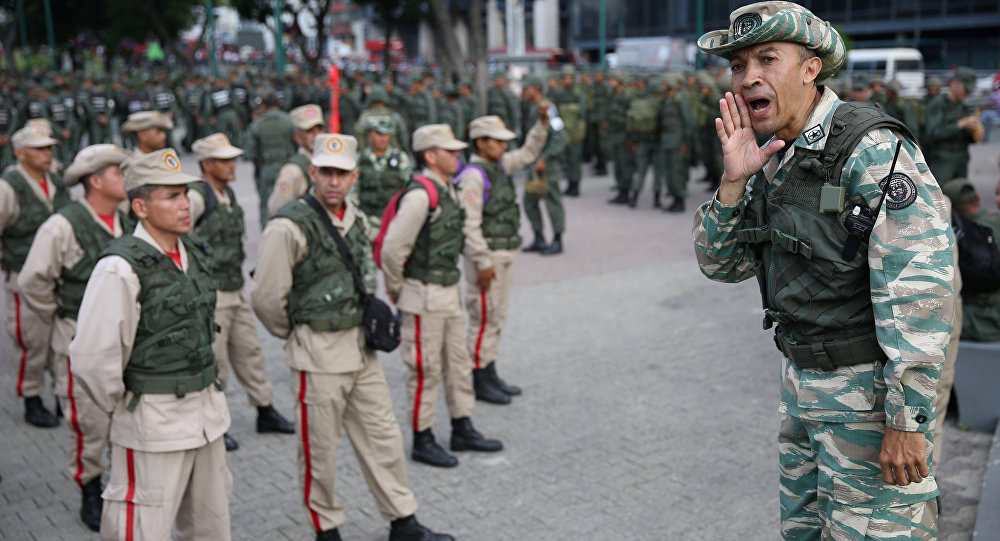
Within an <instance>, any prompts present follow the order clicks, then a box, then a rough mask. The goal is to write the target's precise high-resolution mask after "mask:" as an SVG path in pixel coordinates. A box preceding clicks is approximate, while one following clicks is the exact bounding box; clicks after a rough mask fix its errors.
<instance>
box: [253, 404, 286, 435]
mask: <svg viewBox="0 0 1000 541" xmlns="http://www.w3.org/2000/svg"><path fill="white" fill-rule="evenodd" d="M257 432H258V433H261V434H264V433H266V432H278V433H281V434H294V433H295V425H293V424H292V423H291V422H289V420H288V419H285V418H284V417H282V416H281V414H280V413H278V410H276V409H274V406H273V405H269V406H257Z"/></svg>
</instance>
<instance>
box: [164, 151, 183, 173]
mask: <svg viewBox="0 0 1000 541" xmlns="http://www.w3.org/2000/svg"><path fill="white" fill-rule="evenodd" d="M163 165H165V166H167V169H170V170H171V171H180V169H181V162H179V161H178V160H177V156H174V155H173V154H172V153H167V154H164V155H163Z"/></svg>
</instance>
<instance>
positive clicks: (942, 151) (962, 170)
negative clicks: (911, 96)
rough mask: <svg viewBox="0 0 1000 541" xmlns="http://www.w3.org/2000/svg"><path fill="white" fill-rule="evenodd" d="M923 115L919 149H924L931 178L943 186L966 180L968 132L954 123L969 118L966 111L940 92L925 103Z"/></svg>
mask: <svg viewBox="0 0 1000 541" xmlns="http://www.w3.org/2000/svg"><path fill="white" fill-rule="evenodd" d="M924 116H925V121H924V134H923V138H922V141H923V142H924V145H923V148H925V149H926V150H927V165H929V166H930V167H931V172H933V173H934V178H936V179H938V182H939V183H941V184H945V183H947V182H948V181H950V180H951V179H953V178H966V177H968V176H969V175H968V173H969V145H971V144H972V143H973V140H972V130H969V129H961V128H959V127H958V124H957V123H958V121H959V120H960V119H962V118H963V117H966V116H969V110H968V108H967V107H966V106H965V104H964V103H956V102H954V101H952V100H951V98H949V97H948V94H947V93H943V94H940V95H939V96H938V97H936V98H934V99H933V100H931V102H930V103H928V104H927V111H926V112H925V113H924Z"/></svg>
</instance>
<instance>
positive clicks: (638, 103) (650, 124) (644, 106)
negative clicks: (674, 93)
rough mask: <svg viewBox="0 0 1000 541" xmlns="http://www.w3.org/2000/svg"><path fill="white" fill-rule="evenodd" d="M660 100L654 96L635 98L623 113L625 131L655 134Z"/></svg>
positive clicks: (635, 133)
mask: <svg viewBox="0 0 1000 541" xmlns="http://www.w3.org/2000/svg"><path fill="white" fill-rule="evenodd" d="M659 119H660V102H659V100H657V99H656V98H636V99H634V100H632V103H630V104H629V106H628V111H627V112H626V113H625V131H626V132H628V133H629V134H631V135H656V130H657V123H658V121H659Z"/></svg>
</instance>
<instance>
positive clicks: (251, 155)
mask: <svg viewBox="0 0 1000 541" xmlns="http://www.w3.org/2000/svg"><path fill="white" fill-rule="evenodd" d="M294 136H295V125H294V124H292V118H291V117H290V116H289V115H288V113H286V112H284V111H282V110H281V109H277V108H275V109H270V110H267V111H265V112H264V113H263V114H261V115H260V116H259V117H257V120H254V121H253V124H250V128H249V129H247V133H246V154H245V156H246V159H247V160H249V161H251V162H253V165H254V170H253V178H254V182H255V183H256V184H257V195H258V197H259V201H260V215H259V216H260V224H261V228H263V227H264V224H265V223H266V222H267V200H268V199H269V198H270V197H271V192H273V191H274V182H275V180H277V178H278V171H280V170H281V167H282V166H283V165H284V164H285V163H286V162H288V160H290V159H291V158H292V156H293V155H295V149H296V148H297V147H298V145H297V144H296V143H295V138H294Z"/></svg>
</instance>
